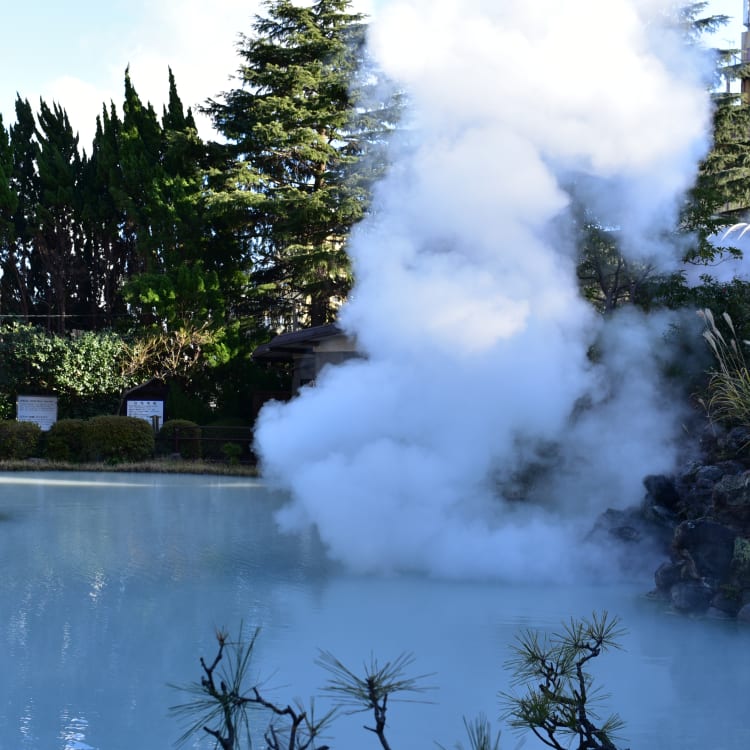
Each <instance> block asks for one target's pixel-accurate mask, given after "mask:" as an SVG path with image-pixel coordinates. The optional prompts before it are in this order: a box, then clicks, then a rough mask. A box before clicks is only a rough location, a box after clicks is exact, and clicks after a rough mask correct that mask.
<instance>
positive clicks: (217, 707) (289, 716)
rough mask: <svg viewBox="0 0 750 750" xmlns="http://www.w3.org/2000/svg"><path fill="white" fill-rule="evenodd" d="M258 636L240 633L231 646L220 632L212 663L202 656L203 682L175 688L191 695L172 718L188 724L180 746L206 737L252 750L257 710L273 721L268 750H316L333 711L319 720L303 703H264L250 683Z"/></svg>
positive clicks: (225, 749)
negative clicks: (198, 737) (182, 719)
mask: <svg viewBox="0 0 750 750" xmlns="http://www.w3.org/2000/svg"><path fill="white" fill-rule="evenodd" d="M258 632H259V631H258V630H256V631H255V632H254V633H253V635H252V636H251V637H250V639H249V640H245V639H244V638H243V636H242V629H241V628H240V634H239V637H238V639H237V640H236V641H230V640H229V636H228V634H227V633H225V632H222V631H218V632H217V633H216V639H217V641H218V644H219V648H218V651H217V654H216V656H215V657H214V660H213V662H211V664H207V663H206V662H205V661H204V660H203V658H202V657H201V660H200V664H201V668H202V670H203V675H202V677H201V681H200V683H194V684H191V685H188V686H186V687H178V688H177V689H178V690H181V691H182V692H185V693H187V694H188V695H189V696H192V700H189V701H188V702H187V703H182V704H179V705H176V706H172V707H171V708H170V711H171V713H173V714H174V715H175V716H178V717H182V718H184V719H185V720H186V724H187V728H186V729H185V731H184V733H183V734H182V736H181V737H180V739H179V740H178V745H182V744H185V743H186V742H187V741H188V740H190V739H191V738H192V737H194V736H195V735H201V734H203V733H205V734H208V735H209V736H211V737H212V738H213V739H214V741H215V742H216V746H217V747H221V748H222V750H239V749H240V748H241V747H242V745H243V742H244V743H246V746H247V747H248V748H250V747H252V737H251V730H252V722H251V721H250V715H251V714H250V712H251V711H253V710H255V712H256V715H257V714H258V711H259V710H262V711H263V713H264V714H265V715H266V716H270V718H269V720H268V724H267V727H266V729H265V733H264V741H265V746H266V748H267V750H282V748H283V749H284V750H308V748H309V749H310V750H315V747H316V744H315V740H316V738H317V737H318V736H320V734H321V733H322V732H323V730H324V729H325V727H326V726H327V725H328V724H329V722H330V720H331V718H332V716H333V712H329V713H328V714H325V715H324V716H323V717H322V718H316V717H315V711H314V705H312V704H311V706H310V709H309V710H307V709H305V708H304V706H302V705H301V704H300V703H299V702H297V703H296V704H295V705H294V706H292V705H287V706H281V705H279V704H276V703H272V702H270V701H268V700H266V699H265V698H264V697H263V696H262V695H261V693H260V691H259V690H258V688H257V686H253V687H251V686H249V685H248V684H247V682H248V675H249V671H250V664H251V657H252V654H253V650H254V648H255V641H256V639H257V637H258ZM217 670H218V671H217ZM320 750H323V748H322V747H321V748H320Z"/></svg>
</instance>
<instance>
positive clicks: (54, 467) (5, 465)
mask: <svg viewBox="0 0 750 750" xmlns="http://www.w3.org/2000/svg"><path fill="white" fill-rule="evenodd" d="M0 471H9V472H10V471H92V472H131V473H133V472H140V473H146V474H215V475H222V476H237V477H257V476H258V470H257V468H256V467H255V466H249V465H243V464H235V465H231V464H225V463H213V462H208V461H180V460H174V459H166V458H165V459H153V460H151V461H139V462H134V463H117V464H108V463H83V464H76V463H68V462H65V461H47V460H44V459H38V458H37V459H34V458H32V459H28V460H26V461H17V460H7V461H0Z"/></svg>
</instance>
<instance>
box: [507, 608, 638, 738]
mask: <svg viewBox="0 0 750 750" xmlns="http://www.w3.org/2000/svg"><path fill="white" fill-rule="evenodd" d="M623 635H624V630H622V629H621V628H620V623H619V620H618V619H617V618H616V617H613V618H610V617H609V615H608V614H607V613H606V612H603V613H602V614H601V615H600V616H598V615H596V614H594V615H592V617H591V619H590V620H587V619H581V620H571V621H570V623H568V624H565V625H564V628H563V630H562V632H560V633H554V634H552V635H551V636H549V637H547V636H540V634H539V633H538V632H536V631H532V630H527V631H525V632H524V633H522V634H521V636H519V638H518V643H517V645H516V646H515V647H514V656H513V657H512V658H511V660H510V661H509V662H508V664H507V666H508V668H509V669H510V670H511V671H512V672H513V684H514V685H515V686H523V688H524V689H525V692H524V693H522V694H520V695H519V694H517V693H501V694H500V698H501V701H502V703H503V705H504V707H505V711H504V717H505V718H506V719H507V720H508V722H509V724H510V726H511V727H513V728H515V729H518V730H529V729H530V730H531V731H532V732H533V733H534V734H535V735H536V736H537V737H538V738H539V739H540V740H541V741H542V742H543V743H544V744H545V745H547V746H549V747H552V748H555V749H556V750H567V748H570V747H574V748H576V749H577V750H616V748H615V745H614V744H613V738H614V737H615V736H616V734H617V733H618V732H619V731H620V730H621V729H622V726H623V723H622V721H621V720H620V718H619V717H618V716H617V714H612V715H610V716H609V717H608V718H607V719H606V720H604V721H603V722H599V717H598V716H597V713H596V710H595V709H596V706H597V704H598V702H599V701H601V700H602V699H604V698H605V697H606V696H605V695H603V694H602V693H601V692H600V691H599V690H597V689H595V688H594V686H593V678H592V676H591V675H590V674H589V673H588V672H587V671H585V668H586V666H587V664H588V662H589V661H590V660H591V659H594V658H596V657H597V656H599V655H600V654H602V653H604V652H606V651H608V650H609V649H613V648H614V649H619V648H620V646H619V639H620V638H621V637H622V636H623ZM595 722H597V723H595ZM574 743H575V744H574Z"/></svg>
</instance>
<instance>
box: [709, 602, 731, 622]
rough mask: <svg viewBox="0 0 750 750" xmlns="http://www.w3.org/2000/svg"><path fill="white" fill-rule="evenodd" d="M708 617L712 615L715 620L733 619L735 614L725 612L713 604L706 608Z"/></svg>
mask: <svg viewBox="0 0 750 750" xmlns="http://www.w3.org/2000/svg"><path fill="white" fill-rule="evenodd" d="M706 617H712V618H713V619H714V620H731V619H733V618H734V614H730V613H729V612H725V611H724V610H723V609H717V608H716V607H714V606H713V604H712V605H711V606H710V607H709V608H708V609H707V610H706Z"/></svg>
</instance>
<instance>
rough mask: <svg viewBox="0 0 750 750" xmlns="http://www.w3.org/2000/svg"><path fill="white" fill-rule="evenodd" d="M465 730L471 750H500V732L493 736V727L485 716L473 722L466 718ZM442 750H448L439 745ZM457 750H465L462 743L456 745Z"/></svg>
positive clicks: (480, 715)
mask: <svg viewBox="0 0 750 750" xmlns="http://www.w3.org/2000/svg"><path fill="white" fill-rule="evenodd" d="M464 728H465V729H466V734H467V735H468V738H469V749H470V750H500V732H497V734H495V735H494V736H493V734H492V726H491V724H490V721H489V719H488V718H487V717H486V716H485V715H484V714H479V716H477V718H476V719H474V720H473V721H468V720H467V719H466V718H464ZM438 747H439V748H440V750H446V749H445V747H443V745H440V744H438ZM455 748H456V750H464V746H463V744H462V743H461V742H457V743H456V744H455Z"/></svg>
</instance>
